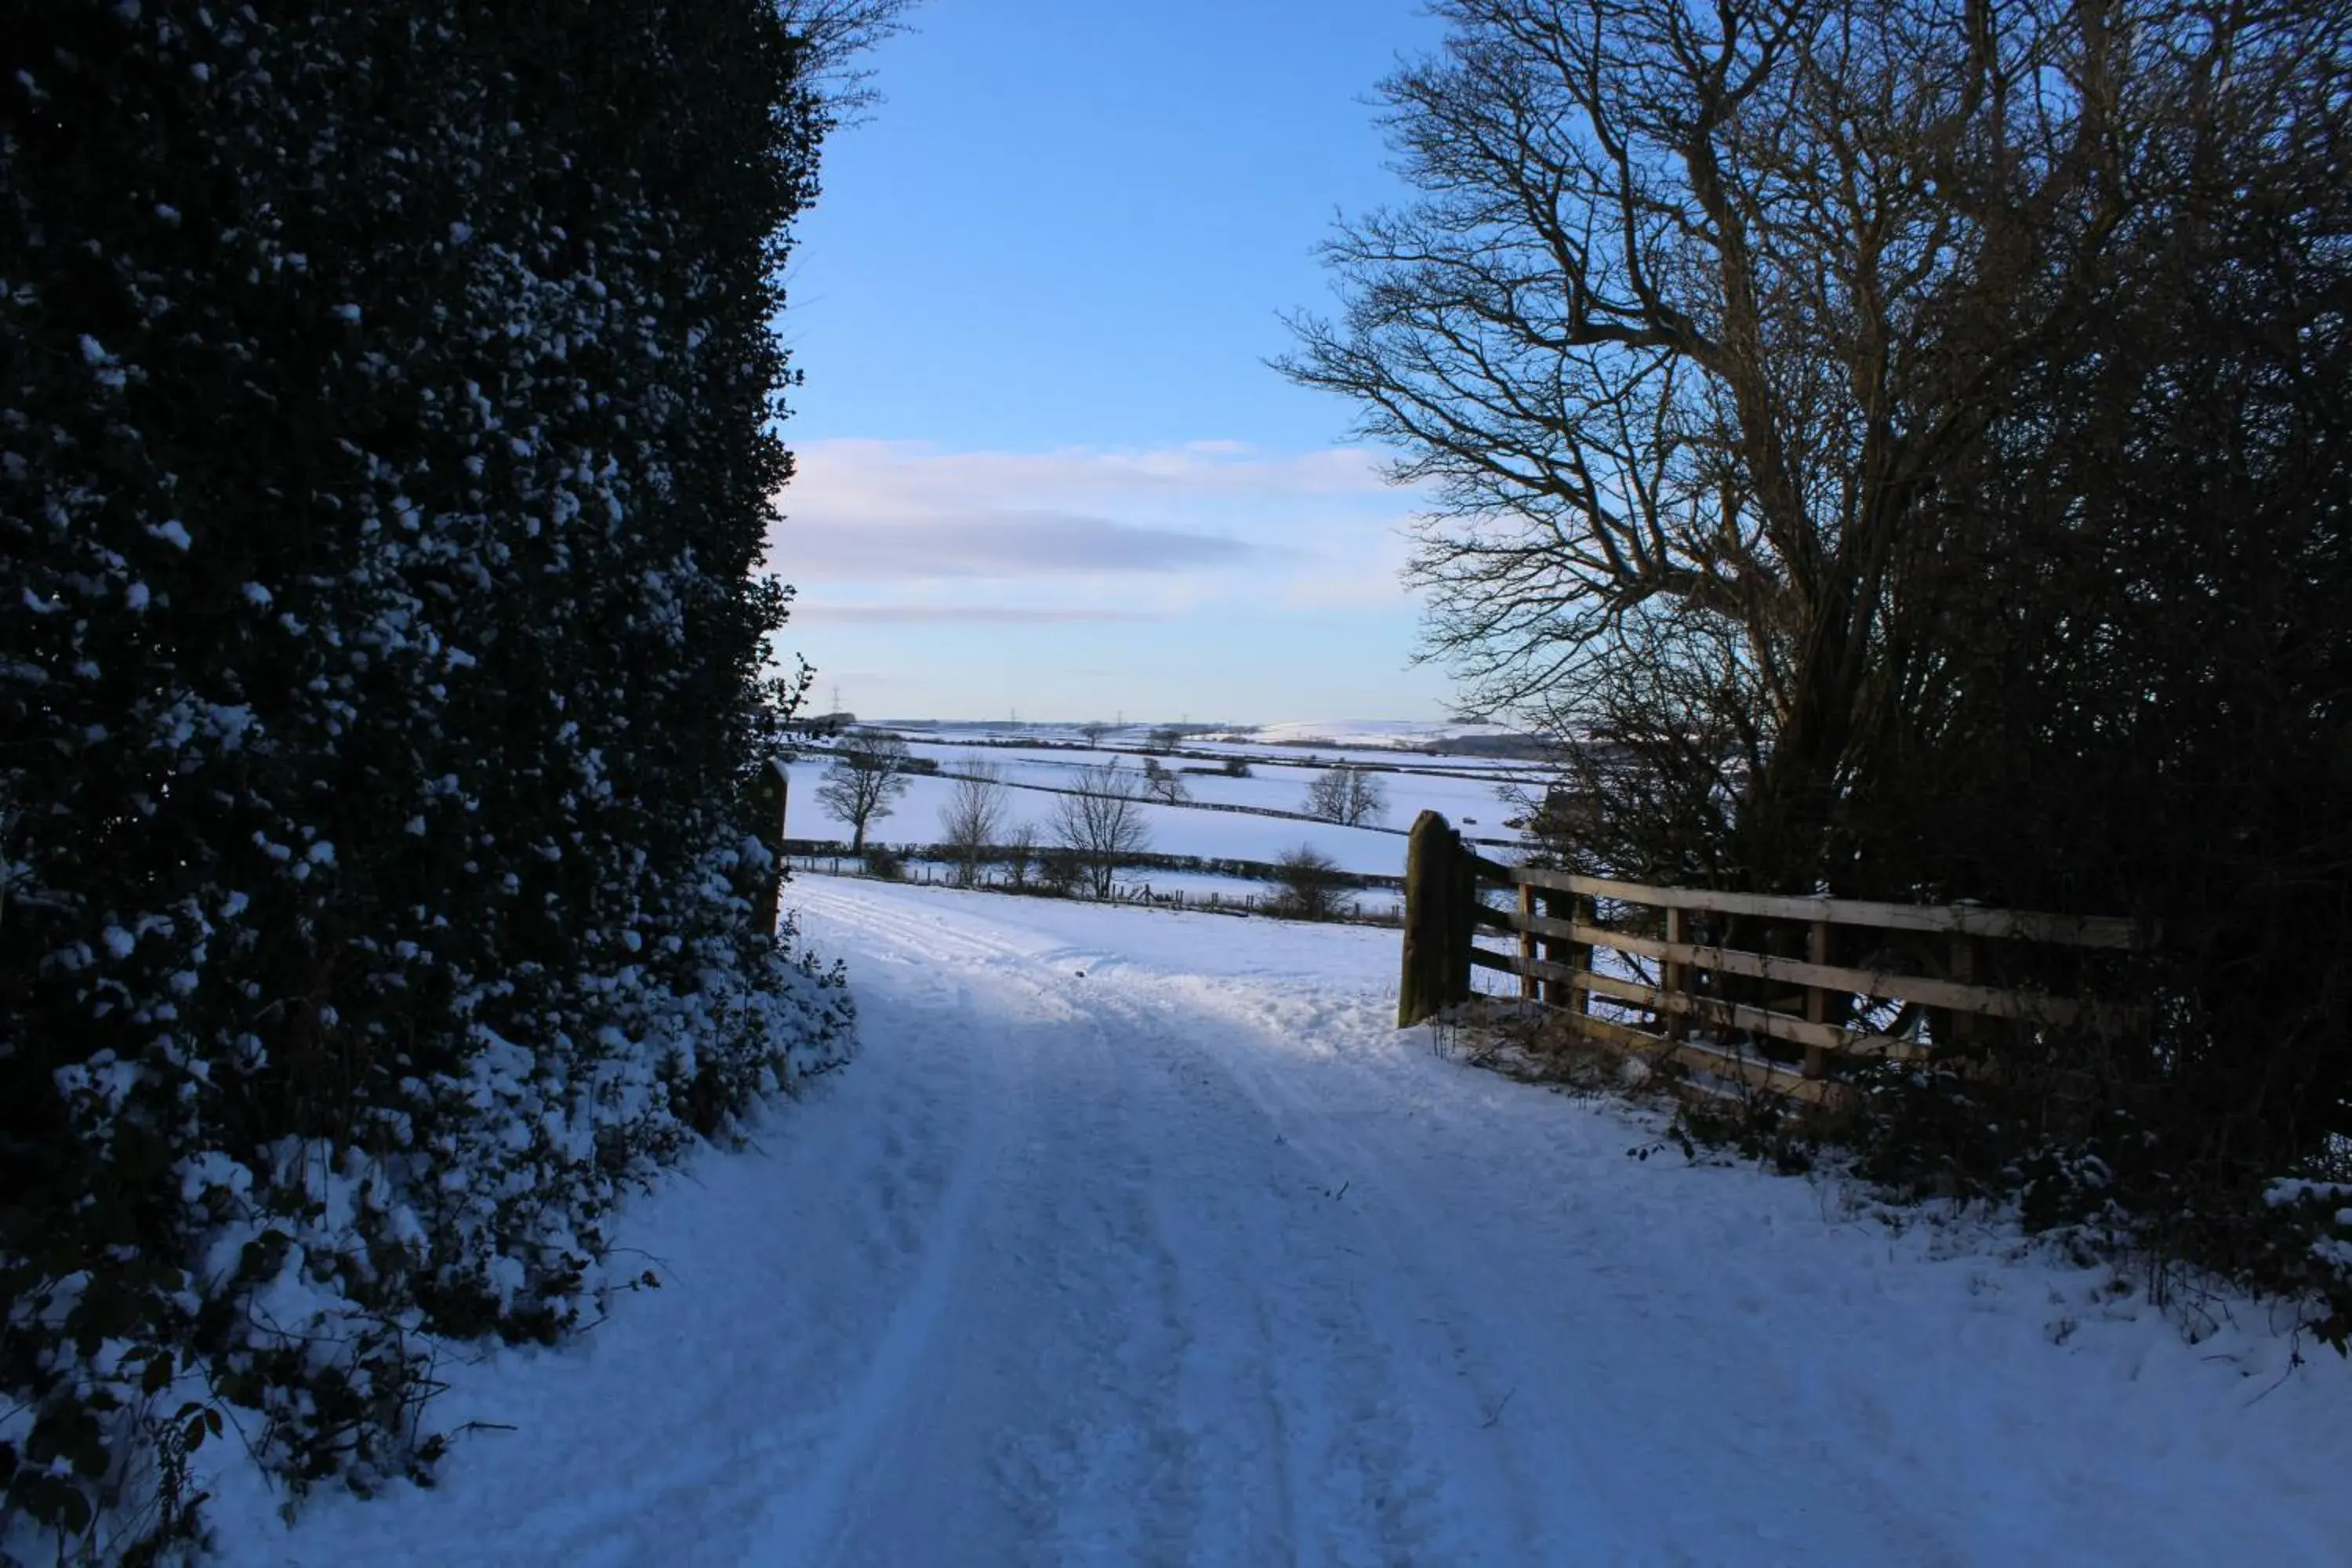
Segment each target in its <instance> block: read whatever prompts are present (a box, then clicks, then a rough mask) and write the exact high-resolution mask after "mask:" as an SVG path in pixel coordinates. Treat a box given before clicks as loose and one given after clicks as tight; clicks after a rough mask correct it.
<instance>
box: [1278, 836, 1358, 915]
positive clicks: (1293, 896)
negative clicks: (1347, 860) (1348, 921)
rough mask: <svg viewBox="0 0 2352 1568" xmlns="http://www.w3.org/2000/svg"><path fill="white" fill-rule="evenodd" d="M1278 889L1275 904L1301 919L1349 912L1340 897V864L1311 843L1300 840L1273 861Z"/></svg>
mask: <svg viewBox="0 0 2352 1568" xmlns="http://www.w3.org/2000/svg"><path fill="white" fill-rule="evenodd" d="M1273 881H1274V883H1275V885H1276V887H1277V888H1279V889H1281V891H1280V894H1279V896H1278V897H1277V898H1276V909H1278V910H1281V912H1283V913H1284V914H1289V915H1297V917H1298V918H1299V919H1301V920H1309V921H1327V920H1330V919H1333V918H1334V917H1336V916H1339V915H1341V914H1344V913H1347V912H1349V910H1348V907H1347V905H1346V904H1345V902H1344V901H1343V900H1341V899H1340V897H1339V866H1338V865H1337V864H1336V863H1335V862H1334V861H1333V860H1332V858H1330V857H1329V856H1328V855H1326V854H1324V853H1323V852H1322V851H1321V850H1319V849H1318V848H1316V847H1314V846H1313V845H1311V844H1302V845H1300V846H1299V847H1297V848H1296V849H1293V850H1291V851H1290V852H1289V853H1288V854H1286V855H1285V856H1284V857H1283V858H1281V859H1279V860H1277V861H1276V862H1275V863H1274V877H1273Z"/></svg>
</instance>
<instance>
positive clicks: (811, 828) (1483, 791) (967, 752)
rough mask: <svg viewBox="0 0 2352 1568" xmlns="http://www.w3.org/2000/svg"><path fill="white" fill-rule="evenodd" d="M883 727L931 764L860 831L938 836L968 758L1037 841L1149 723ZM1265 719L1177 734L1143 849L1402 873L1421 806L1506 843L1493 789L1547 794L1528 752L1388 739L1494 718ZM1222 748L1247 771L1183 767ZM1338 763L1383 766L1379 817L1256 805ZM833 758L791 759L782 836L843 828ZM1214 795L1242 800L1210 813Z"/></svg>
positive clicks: (1506, 812)
mask: <svg viewBox="0 0 2352 1568" xmlns="http://www.w3.org/2000/svg"><path fill="white" fill-rule="evenodd" d="M890 728H893V729H894V730H895V731H896V732H898V733H899V734H901V735H903V736H904V737H905V738H906V739H907V741H908V745H909V749H910V750H911V751H913V752H914V753H915V754H916V755H917V756H918V757H921V758H926V759H928V760H929V761H931V762H934V763H938V764H939V766H940V769H941V773H939V774H934V775H925V774H917V775H913V776H911V777H910V778H909V779H908V790H907V793H906V794H905V795H903V796H902V797H901V798H900V799H899V800H898V801H897V802H896V803H895V805H894V806H893V808H892V810H891V813H890V815H889V816H886V817H883V818H880V819H879V820H877V822H876V823H875V824H874V825H873V826H871V827H870V828H869V829H868V836H869V837H872V838H875V839H878V840H880V841H882V842H885V843H889V844H929V843H933V842H936V841H937V840H938V839H939V837H940V832H941V828H940V814H941V812H942V811H943V810H944V809H945V807H946V805H947V804H948V800H949V797H950V795H951V794H952V793H953V791H954V788H955V784H954V780H953V779H952V777H950V776H948V775H951V774H954V773H964V772H969V771H970V770H971V769H972V768H973V767H974V766H976V765H985V766H989V767H992V768H994V769H995V770H996V771H997V772H998V773H999V774H1000V775H1001V776H1002V777H1003V779H1004V781H1005V782H1006V783H1007V784H1011V785H1013V786H1015V787H1014V788H1013V789H1012V790H1010V791H1009V792H1008V796H1007V806H1008V810H1009V813H1010V818H1011V820H1010V821H1009V822H1008V824H1007V826H1008V828H1011V827H1014V826H1020V825H1022V824H1024V823H1025V824H1027V825H1029V826H1034V827H1035V828H1036V829H1037V831H1038V833H1039V836H1040V837H1041V839H1044V840H1045V841H1047V842H1050V841H1051V838H1052V833H1051V821H1052V816H1053V812H1054V807H1055V803H1056V800H1057V798H1058V797H1057V796H1056V795H1055V794H1054V793H1051V792H1054V791H1059V790H1067V789H1069V788H1070V787H1071V786H1072V784H1073V782H1074V775H1075V773H1076V771H1077V770H1078V769H1079V768H1081V767H1087V766H1095V765H1099V764H1101V763H1111V762H1116V763H1120V764H1122V765H1124V766H1126V767H1127V768H1129V769H1131V770H1138V771H1139V770H1140V769H1141V767H1142V765H1143V759H1142V758H1141V757H1140V756H1139V755H1138V754H1137V752H1138V751H1139V749H1140V748H1141V746H1142V745H1143V742H1145V740H1146V739H1147V738H1148V735H1149V731H1148V728H1147V727H1145V726H1140V725H1139V726H1133V727H1131V729H1130V730H1129V731H1120V732H1118V733H1114V734H1112V735H1110V736H1108V737H1106V738H1105V741H1104V742H1103V746H1102V748H1101V749H1095V748H1090V747H1087V745H1086V744H1085V742H1084V740H1083V738H1082V737H1081V736H1080V734H1079V733H1078V731H1076V729H1071V730H1069V731H1067V732H1066V733H1065V732H1063V731H1057V730H1045V729H1042V728H1039V729H1030V730H1004V731H992V730H991V729H990V728H989V727H987V726H984V725H974V724H959V725H931V724H907V725H900V726H892V727H890ZM1272 728H1273V729H1274V730H1275V731H1277V736H1276V739H1273V740H1266V739H1259V738H1250V739H1235V740H1210V739H1204V738H1203V739H1194V740H1190V741H1187V742H1185V743H1184V745H1183V747H1182V751H1183V752H1187V753H1199V754H1187V755H1179V756H1172V757H1168V758H1164V759H1162V763H1163V765H1165V766H1167V767H1169V768H1171V770H1174V771H1177V773H1178V776H1179V777H1180V778H1181V781H1182V784H1183V787H1184V790H1185V793H1186V795H1188V796H1189V797H1190V802H1191V804H1188V805H1159V804H1156V803H1155V804H1150V805H1146V806H1145V807H1144V808H1143V809H1144V816H1145V822H1146V826H1147V827H1148V829H1149V831H1150V844H1149V846H1148V847H1149V848H1150V851H1151V852H1153V853H1155V854H1162V855H1199V856H1209V857H1219V858H1227V859H1237V860H1259V861H1266V862H1272V861H1275V860H1277V859H1279V858H1282V856H1284V855H1285V854H1286V853H1288V852H1289V851H1291V850H1293V849H1296V848H1297V847H1300V846H1301V845H1307V846H1311V847H1314V848H1315V849H1317V850H1318V851H1320V852H1321V853H1323V854H1325V855H1327V856H1328V857H1330V858H1331V861H1332V863H1333V864H1334V865H1336V866H1338V867H1339V868H1340V869H1342V870H1346V871H1360V872H1370V873H1376V874H1380V875H1383V876H1391V877H1395V876H1402V874H1403V872H1404V837H1403V835H1404V831H1405V829H1407V828H1408V827H1410V826H1412V820H1413V818H1414V817H1415V816H1418V815H1419V814H1420V813H1421V812H1423V811H1424V810H1429V811H1440V812H1443V813H1444V814H1445V817H1446V819H1447V820H1448V821H1449V822H1452V823H1453V824H1454V826H1457V827H1460V828H1462V829H1463V830H1464V831H1465V833H1468V834H1469V835H1471V836H1472V837H1477V838H1484V839H1487V840H1490V841H1491V842H1490V844H1489V847H1490V848H1494V847H1506V846H1512V845H1516V844H1517V843H1518V842H1519V839H1520V835H1519V833H1518V831H1517V829H1515V828H1511V827H1508V826H1505V824H1506V823H1507V821H1510V820H1513V819H1517V818H1518V817H1519V816H1522V815H1523V813H1524V810H1525V807H1524V805H1521V804H1518V803H1517V802H1516V801H1510V800H1507V799H1506V798H1505V797H1504V795H1503V793H1502V792H1504V791H1505V790H1507V789H1511V788H1514V787H1516V788H1517V789H1519V790H1522V791H1526V790H1532V791H1533V793H1534V794H1535V795H1537V796H1538V797H1539V796H1540V795H1541V794H1542V791H1543V777H1542V774H1541V773H1540V772H1539V771H1538V770H1537V769H1536V768H1534V767H1532V766H1531V765H1530V764H1528V763H1525V762H1499V761H1497V760H1496V759H1493V758H1486V757H1468V756H1453V755H1441V756H1424V755H1420V754H1417V753H1412V752H1399V751H1397V750H1396V749H1395V746H1397V745H1400V744H1404V743H1407V742H1408V741H1409V742H1410V743H1412V744H1422V743H1442V742H1443V741H1444V739H1445V738H1446V737H1447V736H1448V735H1449V734H1450V733H1451V732H1452V731H1462V730H1474V731H1475V730H1479V729H1492V728H1493V727H1492V726H1463V725H1454V726H1429V725H1423V726H1418V727H1404V726H1394V727H1389V728H1390V729H1394V730H1397V731H1400V732H1401V734H1402V738H1396V739H1392V740H1391V742H1390V743H1389V744H1386V745H1382V744H1378V743H1375V742H1373V741H1371V740H1368V739H1367V734H1368V733H1369V734H1370V735H1372V736H1374V737H1377V736H1378V735H1379V734H1381V733H1384V732H1386V731H1384V729H1383V727H1381V726H1378V725H1372V726H1364V725H1353V726H1350V725H1322V726H1310V725H1302V726H1295V727H1292V726H1274V727H1272ZM1291 728H1297V729H1299V730H1302V731H1314V732H1316V733H1317V734H1318V735H1319V734H1322V733H1323V732H1325V731H1329V732H1330V733H1331V734H1332V735H1333V736H1335V737H1336V738H1337V740H1338V741H1339V742H1342V744H1333V745H1325V746H1320V747H1301V746H1295V745H1287V744H1283V743H1281V742H1280V733H1281V732H1285V731H1287V730H1288V729H1291ZM1497 732H1498V733H1499V732H1500V731H1497ZM1256 733H1257V732H1253V734H1254V735H1255V734H1256ZM1039 742H1058V743H1051V744H1047V743H1039ZM1121 748H1126V749H1124V750H1122V749H1121ZM1227 756H1235V757H1240V758H1242V759H1243V760H1244V761H1245V762H1246V763H1249V765H1250V768H1251V774H1250V776H1249V777H1247V778H1235V777H1231V776H1229V775H1226V774H1223V773H1216V772H1201V773H1186V772H1183V771H1182V770H1184V769H1187V768H1198V769H1213V768H1214V767H1215V766H1217V763H1214V762H1213V761H1209V760H1206V759H1208V758H1212V757H1227ZM1344 761H1356V762H1361V763H1370V764H1373V765H1375V766H1377V767H1379V768H1381V769H1382V770H1384V771H1382V772H1381V773H1378V774H1377V775H1376V777H1377V781H1378V784H1379V786H1380V788H1381V791H1382V792H1383V793H1384V795H1386V797H1387V801H1388V806H1387V809H1386V810H1385V811H1384V812H1383V813H1382V814H1381V816H1380V817H1379V819H1378V821H1377V822H1375V823H1373V824H1370V825H1367V826H1357V827H1346V826H1339V824H1337V823H1329V822H1310V821H1299V820H1295V819H1293V818H1290V817H1282V816H1257V815H1255V812H1256V811H1265V810H1271V811H1278V812H1290V813H1302V812H1304V810H1305V807H1306V800H1307V788H1308V786H1309V785H1310V784H1312V783H1313V782H1314V781H1315V779H1316V778H1318V776H1320V774H1321V773H1324V772H1325V771H1327V769H1328V766H1329V765H1330V764H1334V763H1340V762H1344ZM829 765H830V763H829V762H828V760H827V758H826V756H825V755H824V752H809V753H807V754H805V755H803V757H801V758H800V759H799V760H798V761H796V762H794V763H792V765H791V772H792V778H793V785H792V806H791V809H790V812H789V814H788V822H787V831H788V833H789V834H790V836H791V837H797V838H842V839H846V838H847V837H849V829H848V827H847V826H845V824H843V823H842V822H841V821H840V820H839V819H837V818H835V817H834V816H830V815H828V814H827V813H826V812H825V811H824V808H823V807H822V806H821V805H819V804H818V802H817V797H816V786H817V784H818V783H819V782H820V781H821V780H822V779H823V778H824V773H825V770H826V768H827V767H828V766H829ZM1386 770H1395V771H1386ZM1022 786H1027V787H1022ZM1220 805H1223V806H1242V807H1249V808H1252V810H1251V811H1248V812H1244V811H1222V810H1214V809H1207V808H1209V807H1213V806H1220ZM1251 886H1252V885H1250V884H1240V883H1235V884H1231V885H1229V886H1228V887H1227V890H1228V891H1246V890H1249V889H1250V887H1251Z"/></svg>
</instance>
